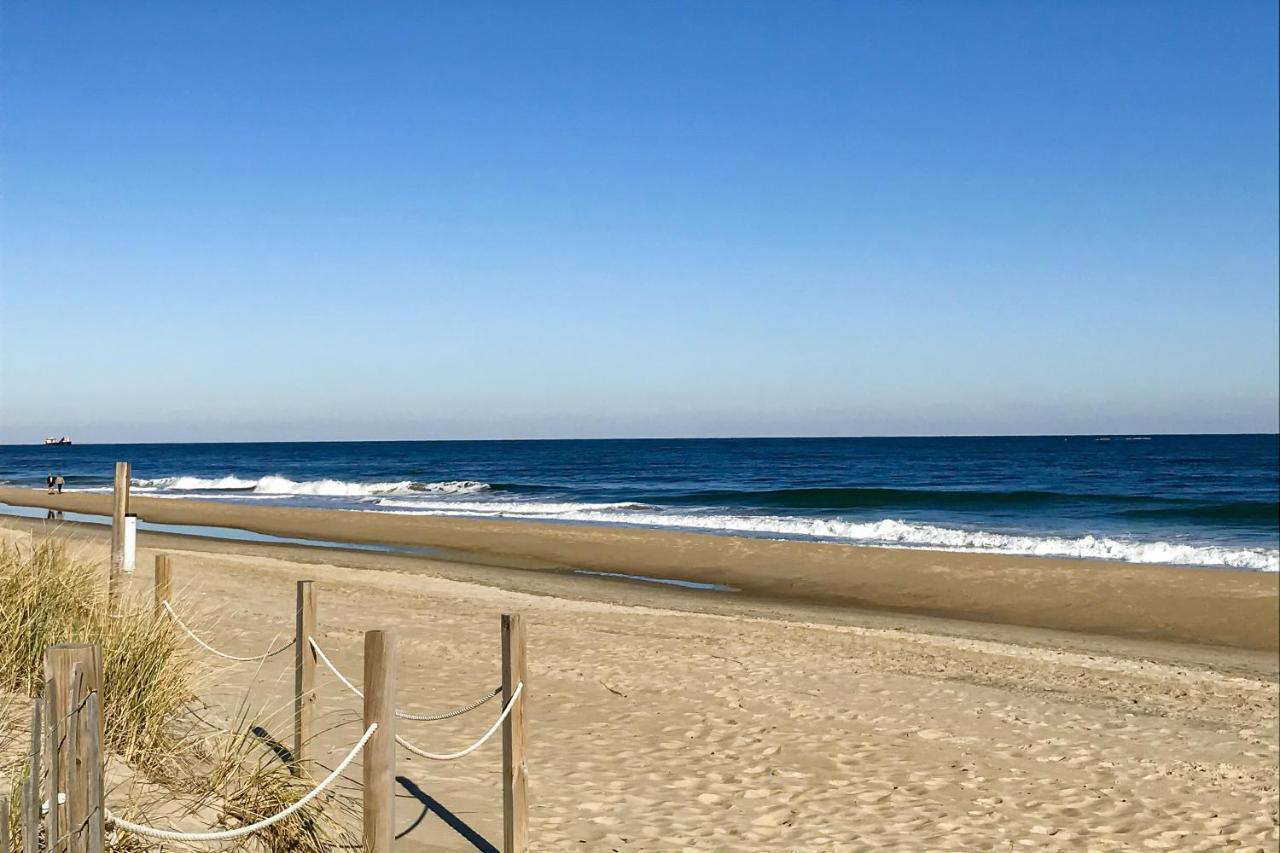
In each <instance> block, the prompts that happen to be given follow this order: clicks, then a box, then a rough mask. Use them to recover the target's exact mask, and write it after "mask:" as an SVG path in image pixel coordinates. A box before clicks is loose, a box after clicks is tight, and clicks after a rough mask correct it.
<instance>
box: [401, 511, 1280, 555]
mask: <svg viewBox="0 0 1280 853" xmlns="http://www.w3.org/2000/svg"><path fill="white" fill-rule="evenodd" d="M377 503H378V505H379V507H384V508H388V509H392V510H394V511H399V512H406V513H409V514H422V515H453V516H471V517H491V518H524V519H538V518H542V519H548V518H553V519H557V520H562V521H585V522H593V523H598V524H625V525H636V526H641V527H659V528H674V529H680V530H698V531H709V532H715V533H737V534H746V535H755V536H776V537H799V538H806V539H822V540H827V541H838V542H839V541H844V542H857V543H860V544H866V545H882V546H889V547H899V548H927V549H935V550H945V551H970V552H981V553H1000V554H1022V555H1028V556H1037V557H1072V558H1080V559H1092V560H1113V561H1119V562H1125V563H1163V564H1171V565H1182V566H1210V567H1220V568H1232V569H1249V570H1252V571H1264V572H1277V571H1280V551H1275V550H1269V549H1265V548H1230V547H1219V546H1206V545H1185V544H1181V543H1176V542H1126V541H1121V540H1118V539H1111V538H1107V537H1101V536H1081V537H1077V538H1069V537H1061V536H1025V535H1016V534H1007V533H991V532H986V531H980V530H961V529H958V528H950V527H939V526H937V525H933V524H918V523H910V522H906V521H900V520H896V519H888V518H886V519H882V520H880V521H872V522H855V521H841V520H837V519H815V518H794V517H783V516H740V515H713V514H707V515H695V514H688V513H664V512H653V511H651V510H652V509H653V508H652V507H648V506H646V505H644V504H584V503H534V502H528V503H525V502H515V501H510V502H498V501H472V502H460V501H438V502H429V501H396V500H381V501H378V502H377Z"/></svg>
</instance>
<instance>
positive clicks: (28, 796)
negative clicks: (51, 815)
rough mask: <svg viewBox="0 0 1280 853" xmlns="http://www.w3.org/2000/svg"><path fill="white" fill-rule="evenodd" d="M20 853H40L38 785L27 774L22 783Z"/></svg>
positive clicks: (32, 776) (32, 777)
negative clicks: (25, 779)
mask: <svg viewBox="0 0 1280 853" xmlns="http://www.w3.org/2000/svg"><path fill="white" fill-rule="evenodd" d="M21 817H22V829H21V832H22V853H40V785H39V784H37V782H36V777H35V776H34V775H31V774H28V775H27V781H25V782H23V783H22V815H21Z"/></svg>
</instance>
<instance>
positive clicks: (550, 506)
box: [377, 498, 656, 521]
mask: <svg viewBox="0 0 1280 853" xmlns="http://www.w3.org/2000/svg"><path fill="white" fill-rule="evenodd" d="M377 505H378V506H380V507H388V508H392V509H408V510H419V511H422V512H424V513H430V514H433V515H493V516H512V517H519V518H541V517H547V516H556V517H559V516H565V517H570V516H573V515H574V514H575V513H582V512H606V511H617V510H644V509H648V510H652V509H656V507H653V506H651V505H649V504H642V503H634V502H629V501H624V502H620V503H573V502H565V503H553V502H544V501H459V500H446V501H431V500H398V499H391V498H383V499H382V500H379V501H377ZM629 518H631V516H630V515H627V516H626V517H625V519H629ZM625 519H624V518H622V517H620V518H619V519H618V520H619V521H622V520H625Z"/></svg>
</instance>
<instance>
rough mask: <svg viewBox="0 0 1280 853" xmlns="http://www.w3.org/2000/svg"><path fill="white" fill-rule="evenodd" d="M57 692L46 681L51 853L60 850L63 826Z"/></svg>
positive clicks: (46, 827)
mask: <svg viewBox="0 0 1280 853" xmlns="http://www.w3.org/2000/svg"><path fill="white" fill-rule="evenodd" d="M55 692H56V691H55V690H54V686H53V682H52V681H48V680H46V681H45V683H44V693H43V697H44V730H45V747H44V765H45V781H46V783H47V785H48V788H49V812H48V813H47V814H46V815H45V823H44V830H45V831H44V835H45V838H46V839H48V840H47V841H46V842H45V843H46V845H47V846H48V849H49V851H50V853H52V851H54V850H56V849H58V847H57V844H56V840H57V839H58V838H61V837H62V831H61V824H60V823H59V822H58V818H59V816H60V814H61V813H60V811H59V809H58V803H57V796H58V792H60V791H61V790H62V785H61V782H60V778H59V775H58V774H59V767H60V766H61V750H59V748H58V746H59V745H58V717H57V714H58V708H57V704H56V698H55V695H54V694H55Z"/></svg>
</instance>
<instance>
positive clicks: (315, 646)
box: [307, 637, 502, 723]
mask: <svg viewBox="0 0 1280 853" xmlns="http://www.w3.org/2000/svg"><path fill="white" fill-rule="evenodd" d="M307 642H309V643H310V644H311V648H312V650H313V651H314V652H315V653H316V657H318V658H320V660H321V661H323V662H324V665H325V666H327V667H329V671H330V672H332V673H333V674H334V675H335V676H337V677H338V680H339V681H341V682H342V683H343V684H345V685H346V686H347V689H348V690H350V691H351V692H352V693H354V694H356V695H357V696H359V697H360V698H361V699H363V698H364V694H363V693H361V692H360V688H358V687H356V686H355V685H354V684H352V683H351V681H350V680H348V678H347V677H346V676H345V675H343V674H342V672H341V671H340V670H339V669H338V667H337V666H335V665H334V663H333V661H331V660H329V657H328V655H326V654H325V653H324V652H323V651H322V650H321V648H320V644H319V643H317V642H316V641H315V638H314V637H307ZM501 692H502V685H498V686H497V687H495V688H493V690H492V691H491V692H489V693H487V694H485V695H484V696H481V697H480V698H479V699H477V700H475V701H474V702H471V703H470V704H467V705H463V706H462V707H460V708H454V709H453V710H452V711H444V712H442V713H439V714H411V713H409V712H408V711H396V716H397V717H399V718H400V719H402V720H417V721H418V722H427V723H431V722H437V721H439V720H448V719H450V718H452V717H460V716H462V715H463V714H465V713H467V712H468V711H474V710H475V709H476V708H479V707H480V706H481V705H483V704H484V703H485V702H488V701H489V700H490V699H492V698H493V697H495V696H497V695H498V694H499V693H501Z"/></svg>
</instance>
